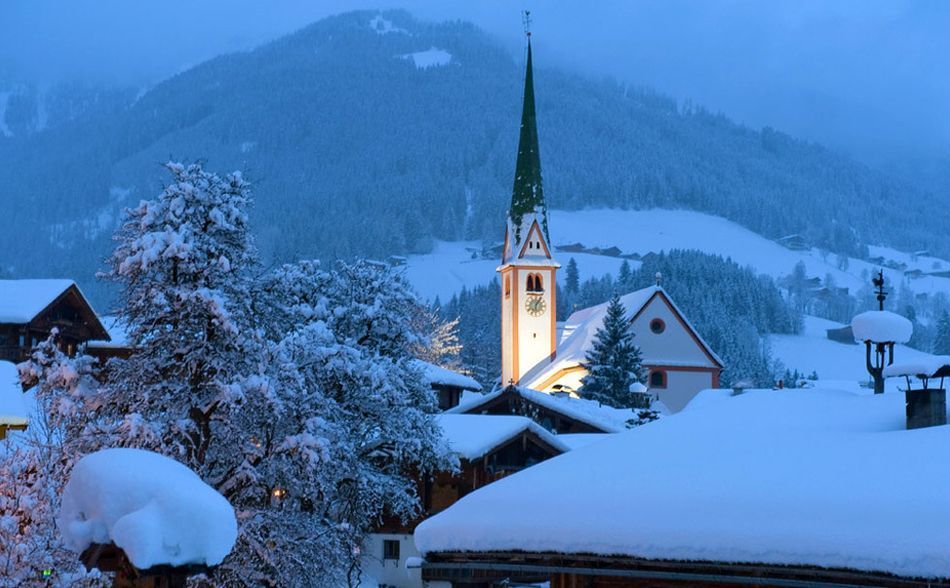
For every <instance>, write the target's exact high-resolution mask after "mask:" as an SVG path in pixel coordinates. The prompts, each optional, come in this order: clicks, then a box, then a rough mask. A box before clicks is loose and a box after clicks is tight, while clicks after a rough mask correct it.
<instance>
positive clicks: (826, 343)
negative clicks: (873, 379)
mask: <svg viewBox="0 0 950 588" xmlns="http://www.w3.org/2000/svg"><path fill="white" fill-rule="evenodd" d="M843 326H844V325H842V324H841V323H836V322H834V321H829V320H825V319H822V318H818V317H814V316H806V317H805V328H804V329H803V330H802V333H801V334H800V335H772V336H771V337H769V342H770V343H771V346H772V356H773V357H775V358H777V359H780V360H782V363H784V364H785V367H787V368H788V369H790V370H796V369H797V370H798V371H799V372H802V373H804V374H806V375H807V374H810V373H811V372H812V371H815V372H817V373H818V377H819V378H820V379H822V380H850V381H855V382H858V381H860V382H866V381H868V379H869V376H868V373H867V371H866V370H865V368H864V353H865V352H864V345H859V344H854V345H848V344H847V343H839V342H837V341H832V340H831V339H828V336H827V330H828V329H835V328H838V327H843ZM930 357H932V356H931V355H930V354H929V353H924V352H922V351H917V350H916V349H912V348H910V347H906V346H904V345H897V346H895V348H894V360H895V361H898V362H903V361H906V360H920V359H926V358H930ZM896 384H897V381H896V380H889V381H888V385H889V386H891V385H896Z"/></svg>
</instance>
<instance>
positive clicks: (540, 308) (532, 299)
mask: <svg viewBox="0 0 950 588" xmlns="http://www.w3.org/2000/svg"><path fill="white" fill-rule="evenodd" d="M524 307H525V310H527V311H528V314H530V315H531V316H541V315H542V314H544V311H545V310H547V307H548V305H547V303H546V302H545V301H544V298H542V297H541V296H529V297H528V299H527V300H525V302H524Z"/></svg>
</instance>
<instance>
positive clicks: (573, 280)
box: [567, 257, 581, 294]
mask: <svg viewBox="0 0 950 588" xmlns="http://www.w3.org/2000/svg"><path fill="white" fill-rule="evenodd" d="M580 288H581V279H580V274H579V273H578V271H577V261H576V260H575V259H574V258H573V257H572V258H571V259H570V261H568V262H567V293H568V294H577V292H578V291H579V290H580Z"/></svg>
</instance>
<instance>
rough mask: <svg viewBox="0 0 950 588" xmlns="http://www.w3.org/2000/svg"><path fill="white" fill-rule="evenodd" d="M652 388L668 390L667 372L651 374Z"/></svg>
mask: <svg viewBox="0 0 950 588" xmlns="http://www.w3.org/2000/svg"><path fill="white" fill-rule="evenodd" d="M650 387H651V388H666V372H650Z"/></svg>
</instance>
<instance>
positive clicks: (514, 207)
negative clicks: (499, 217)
mask: <svg viewBox="0 0 950 588" xmlns="http://www.w3.org/2000/svg"><path fill="white" fill-rule="evenodd" d="M527 34H528V63H527V66H526V68H525V75H524V104H523V106H522V110H521V135H520V137H519V140H518V160H517V163H516V164H515V183H514V188H513V189H512V192H511V208H510V209H509V211H508V217H509V218H510V219H511V224H512V225H513V226H514V228H515V231H516V233H518V234H516V236H515V241H516V242H517V241H521V238H522V235H521V234H520V230H521V226H522V223H523V220H524V216H525V215H528V214H536V215H537V216H538V217H540V218H539V219H538V220H539V221H540V223H541V228H542V230H543V231H544V238H545V239H548V240H549V239H550V237H549V236H548V211H547V206H546V205H545V203H544V191H543V190H542V188H541V152H540V150H539V149H538V125H537V121H536V118H535V112H534V75H533V72H532V66H531V33H530V32H529V33H527Z"/></svg>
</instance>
